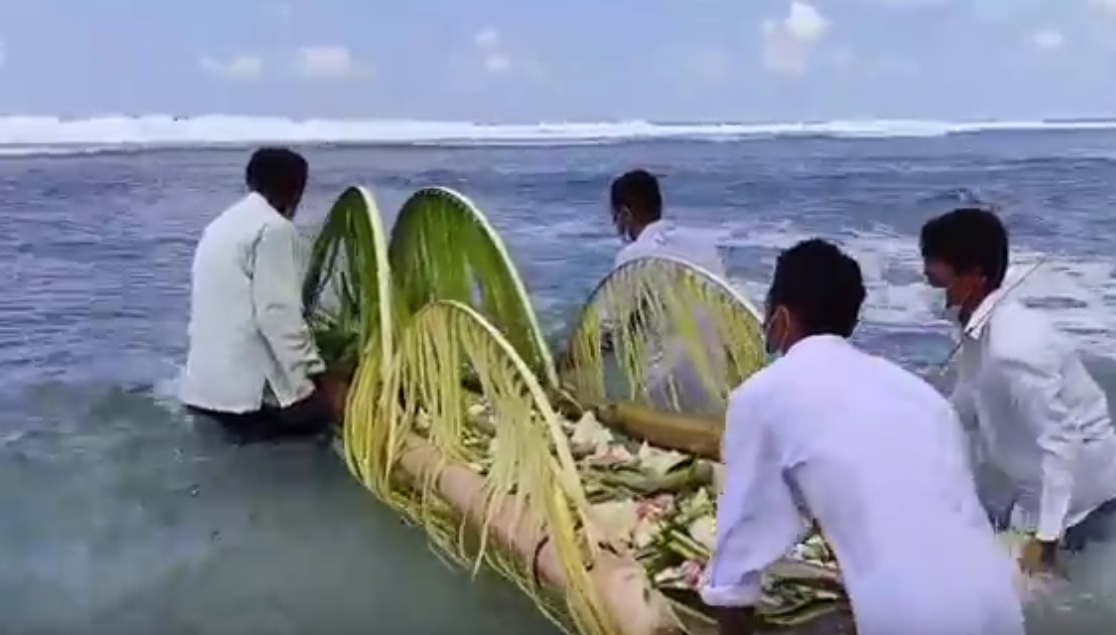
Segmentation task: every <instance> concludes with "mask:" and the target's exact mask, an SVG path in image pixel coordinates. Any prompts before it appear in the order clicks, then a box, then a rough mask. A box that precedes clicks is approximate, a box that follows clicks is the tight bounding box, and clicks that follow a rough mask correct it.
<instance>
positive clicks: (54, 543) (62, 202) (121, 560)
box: [0, 132, 1116, 635]
mask: <svg viewBox="0 0 1116 635" xmlns="http://www.w3.org/2000/svg"><path fill="white" fill-rule="evenodd" d="M1113 148H1116V135H1114V134H1112V133H1099V132H1094V133H1088V134H1080V133H1078V134H1074V133H1031V134H1021V133H1011V134H983V135H975V136H968V137H951V138H948V139H920V140H911V139H907V140H816V139H815V140H810V139H803V140H789V139H782V140H756V141H749V142H740V143H643V144H620V145H613V146H599V147H594V146H580V147H574V148H517V149H500V148H473V149H445V148H410V149H408V148H347V149H341V148H333V149H326V148H316V149H309V150H307V154H308V156H309V158H310V159H311V163H312V166H313V170H314V175H313V178H314V181H313V183H312V189H311V191H310V192H309V195H308V200H307V201H306V204H305V207H304V210H305V211H304V213H303V215H304V217H305V218H304V219H303V220H304V222H306V223H307V224H312V223H314V222H315V221H316V220H319V219H320V218H321V216H322V215H323V214H324V211H325V208H326V206H327V205H328V202H329V201H330V200H331V199H332V197H333V196H335V195H336V194H337V193H338V192H340V191H341V189H342V188H343V187H344V186H346V185H349V184H352V183H363V184H366V185H370V186H371V187H373V188H374V191H375V193H376V195H377V197H378V198H379V200H380V203H381V205H382V207H383V209H384V210H385V211H388V212H390V211H391V210H395V209H397V208H398V206H399V204H400V203H401V202H402V199H403V197H404V196H405V195H406V194H407V193H408V192H410V191H412V190H414V189H415V188H417V187H419V186H420V185H426V184H442V185H449V186H451V187H455V188H458V189H460V190H461V191H463V192H465V193H466V194H468V195H469V196H471V197H472V198H473V199H474V200H476V201H477V202H478V204H479V205H480V206H481V207H482V208H483V209H485V210H486V211H487V212H488V213H489V214H490V216H491V218H492V220H493V222H494V224H495V225H496V226H497V227H498V228H499V229H500V230H501V231H502V232H503V233H504V236H505V238H506V239H507V241H508V243H509V245H510V248H511V250H512V252H513V255H514V256H515V258H516V260H517V262H519V263H521V269H522V272H523V275H524V276H525V278H526V279H527V282H528V286H529V288H530V289H531V290H532V294H533V296H534V298H535V301H536V303H537V308H538V309H539V311H540V313H541V314H542V315H543V319H544V322H545V323H546V326H547V328H548V329H549V330H554V331H560V330H561V329H562V327H563V325H564V321H565V320H566V319H568V316H569V315H570V314H571V312H572V310H573V309H574V307H575V306H576V304H577V302H578V301H579V300H580V299H581V298H583V297H584V295H585V294H586V293H587V292H588V291H589V289H591V288H592V286H593V284H594V283H595V282H596V280H597V279H598V278H599V277H600V276H601V275H602V274H603V273H604V272H605V271H606V269H607V267H608V264H609V262H610V260H611V257H612V255H613V253H614V251H615V249H616V246H617V245H616V240H615V238H614V237H613V236H612V235H611V234H610V232H609V228H608V226H607V223H606V222H605V221H606V214H605V211H604V196H605V191H606V188H607V184H608V181H609V179H610V178H611V177H612V176H613V175H614V174H615V173H617V172H619V171H621V170H623V169H625V168H628V167H630V166H632V165H637V164H639V165H645V166H648V167H650V168H652V169H654V170H657V171H659V172H662V173H664V174H667V175H668V176H667V178H666V179H665V181H664V187H665V188H666V193H667V196H668V202H669V204H670V206H671V210H672V212H673V213H675V214H676V215H678V216H680V217H683V218H685V219H686V220H688V221H690V222H693V223H696V224H699V225H701V226H703V227H705V228H707V230H708V232H709V235H710V238H711V240H718V241H719V242H720V243H721V244H722V245H724V246H725V248H726V256H727V259H728V261H729V263H730V270H731V273H732V275H733V276H734V277H735V278H736V282H737V283H738V284H739V285H740V286H741V287H742V288H743V289H745V290H746V291H748V293H749V294H751V296H752V297H753V298H758V297H760V295H761V294H762V291H763V289H764V284H765V280H766V276H767V275H768V273H769V271H770V268H771V266H772V264H773V258H774V256H775V254H776V253H777V251H778V249H779V248H782V247H785V246H788V245H789V244H790V243H792V242H793V241H794V240H797V239H799V238H803V237H806V236H810V235H814V234H821V235H825V236H829V237H832V238H834V239H836V240H838V241H840V242H841V243H842V244H843V245H844V246H846V247H847V248H848V249H849V250H850V251H852V252H853V253H854V255H856V256H857V257H858V258H859V259H860V261H861V263H862V266H863V267H864V270H865V274H866V276H867V278H868V281H869V286H870V297H869V306H868V307H867V310H866V314H865V317H866V321H865V324H864V327H863V329H862V331H861V333H860V334H858V339H859V340H860V342H861V343H862V344H864V345H865V346H867V347H869V348H871V349H872V350H876V351H880V352H883V353H885V354H887V355H889V356H892V357H894V358H897V359H899V360H901V361H903V363H905V364H907V365H909V366H911V367H913V368H919V369H927V368H930V367H932V366H934V365H935V364H936V363H938V362H940V361H941V360H942V359H943V358H944V356H945V354H946V352H947V351H948V349H949V332H948V328H947V327H946V325H943V324H941V323H937V322H934V321H933V319H932V317H931V314H930V312H929V309H928V306H929V303H928V295H927V292H926V289H925V285H923V284H922V282H921V279H920V276H919V273H918V257H917V250H916V246H915V245H916V243H915V233H916V232H917V229H918V225H919V223H920V222H921V221H922V220H923V219H924V218H925V217H926V216H927V215H929V214H930V213H932V212H935V211H938V210H939V209H944V208H945V207H946V206H948V205H949V204H950V203H951V201H956V200H958V199H959V197H961V196H962V195H963V193H959V192H958V188H970V189H971V190H973V191H974V192H975V193H976V194H977V195H980V196H984V197H986V198H991V199H994V200H997V201H1000V202H1002V203H1004V204H1005V205H1006V209H1007V212H1008V214H1009V217H1008V218H1009V222H1010V224H1011V228H1012V231H1013V236H1014V237H1015V240H1016V244H1017V246H1018V247H1017V249H1016V255H1017V259H1018V260H1019V261H1020V262H1021V263H1023V264H1024V266H1023V267H1022V269H1021V270H1026V269H1027V266H1026V263H1028V262H1033V261H1034V260H1035V259H1037V258H1039V257H1042V256H1045V257H1046V258H1047V260H1046V262H1045V264H1044V265H1043V266H1042V267H1041V268H1040V269H1039V270H1037V271H1036V272H1035V273H1034V274H1032V275H1030V276H1029V277H1028V279H1027V281H1026V283H1025V284H1024V285H1023V286H1022V287H1021V288H1020V293H1022V294H1023V295H1024V296H1025V297H1027V298H1028V300H1029V301H1031V302H1033V303H1035V304H1036V305H1039V306H1042V307H1044V308H1045V309H1046V310H1048V311H1050V312H1051V315H1053V316H1054V317H1055V319H1056V320H1057V321H1058V322H1059V323H1060V324H1061V325H1062V326H1064V327H1065V328H1067V329H1068V330H1070V331H1071V333H1072V334H1073V336H1074V337H1075V338H1076V339H1077V341H1078V342H1079V343H1080V345H1081V346H1082V347H1083V349H1084V350H1086V351H1087V352H1088V353H1089V363H1090V365H1091V366H1092V367H1093V368H1095V369H1096V371H1097V373H1098V376H1099V377H1100V378H1101V381H1102V383H1103V384H1104V385H1105V387H1106V389H1107V390H1109V391H1110V392H1111V391H1113V389H1114V388H1116V362H1113V356H1114V355H1116V337H1114V335H1116V311H1114V310H1113V309H1114V308H1116V278H1114V276H1113V259H1112V253H1111V244H1112V243H1111V236H1112V235H1113V231H1114V230H1116V217H1113V216H1112V214H1111V209H1112V208H1113V207H1112V206H1113V203H1116V178H1113V177H1116V163H1113V161H1112V160H1111V159H1107V158H1104V157H1105V156H1113V154H1112V149H1113ZM245 154H246V153H245V152H243V151H230V150H197V151H176V152H149V153H124V154H101V155H87V156H74V157H59V156H54V157H22V158H6V159H0V192H3V200H4V201H5V214H4V221H3V227H4V231H3V232H0V253H2V254H4V257H3V258H0V280H2V281H3V283H4V284H3V287H4V290H5V293H3V294H2V295H0V316H3V319H2V320H0V373H2V376H3V377H4V378H5V380H6V381H5V382H3V384H2V385H0V500H3V501H4V503H5V505H4V513H3V514H0V563H2V565H0V614H2V615H4V624H5V626H6V628H7V629H9V630H10V631H11V632H18V633H44V634H45V633H87V632H88V633H92V632H101V631H104V630H111V631H113V632H117V633H137V634H146V633H152V632H156V629H157V630H158V631H160V632H166V633H175V634H176V633H220V634H222V635H224V634H226V633H246V634H247V633H252V634H254V635H255V634H270V633H276V634H278V633H306V632H309V631H310V630H311V629H321V628H323V627H328V628H329V629H330V630H331V631H333V632H339V633H349V632H352V633H358V632H360V633H366V632H369V631H376V630H381V631H384V630H386V632H403V631H408V632H438V631H445V632H453V633H460V634H468V633H490V632H499V631H519V632H522V631H524V630H527V629H531V630H532V632H539V633H544V632H547V629H549V628H550V627H549V626H548V625H546V624H545V623H544V622H543V620H542V619H541V618H539V617H538V616H537V615H536V614H535V612H534V609H533V608H532V607H531V606H529V605H528V603H527V602H526V601H524V600H523V599H522V598H521V597H520V596H519V594H518V592H517V591H515V590H514V589H513V588H511V587H510V586H509V585H506V584H504V583H502V582H498V581H493V580H484V581H482V582H481V583H480V584H471V583H469V582H468V578H467V576H466V575H464V574H462V573H459V572H455V571H451V570H449V569H448V568H447V567H445V566H444V565H443V564H441V563H440V562H439V561H438V560H437V558H436V557H434V556H433V554H431V553H430V552H429V550H428V549H427V548H426V546H425V543H424V540H423V538H422V536H421V534H420V533H419V532H417V531H413V530H411V529H410V528H407V527H405V526H403V525H402V524H401V523H400V521H399V520H398V519H397V518H396V517H395V516H394V515H393V514H392V513H390V512H387V511H385V510H384V509H382V508H381V507H379V506H378V505H377V504H376V503H375V502H373V501H372V499H371V497H370V496H368V495H367V494H366V493H365V492H363V491H362V490H361V489H360V488H359V486H357V485H356V484H355V483H353V482H352V480H351V479H350V478H349V476H348V475H347V474H346V473H345V471H344V468H343V466H342V465H341V464H340V462H339V461H337V460H336V459H335V458H334V457H333V455H332V454H330V453H329V452H327V451H322V450H321V449H318V448H314V447H298V446H286V447H272V448H249V449H234V448H231V447H229V446H226V445H224V443H223V442H222V441H221V440H219V439H217V438H214V437H213V435H212V434H210V433H209V431H207V430H205V429H201V430H198V429H195V428H194V427H193V426H192V425H191V423H190V421H189V419H188V418H186V417H185V416H183V415H182V414H181V413H180V412H178V411H177V408H176V407H175V405H174V400H173V385H172V381H173V378H174V376H175V374H176V373H177V368H178V365H179V364H180V363H181V360H182V354H183V345H184V332H185V321H186V303H187V285H188V269H189V259H190V255H191V249H192V246H193V241H194V240H196V236H197V234H198V232H199V231H200V229H201V227H202V226H204V224H205V223H206V222H207V221H208V220H209V219H210V218H212V216H213V215H214V214H216V213H217V212H218V211H219V210H220V209H221V208H222V207H223V206H224V205H226V204H227V203H229V202H230V201H231V200H233V199H234V198H235V197H236V196H237V195H238V194H239V192H240V186H239V180H240V175H241V170H242V162H243V161H244V159H245ZM387 216H388V217H389V219H390V218H391V217H392V216H393V214H392V213H388V214H387ZM1108 563H1113V564H1116V553H1113V554H1111V556H1108V555H1103V556H1102V555H1100V554H1096V553H1094V554H1093V555H1092V556H1091V557H1090V562H1088V563H1086V565H1085V566H1084V568H1083V569H1082V571H1083V573H1081V574H1080V575H1079V578H1078V583H1077V584H1076V585H1075V587H1074V588H1073V589H1071V590H1070V591H1068V592H1067V595H1069V596H1072V597H1074V598H1076V604H1075V609H1074V610H1073V611H1070V612H1067V611H1064V610H1058V609H1059V607H1061V606H1063V605H1064V601H1063V600H1064V599H1065V598H1061V597H1059V598H1055V599H1054V600H1051V602H1050V603H1048V604H1046V605H1043V607H1040V608H1043V610H1042V611H1041V613H1042V615H1040V616H1039V617H1038V618H1037V619H1036V624H1037V625H1038V626H1037V627H1036V632H1051V633H1054V632H1064V631H1066V630H1070V631H1073V632H1083V631H1084V629H1087V628H1091V627H1092V626H1096V625H1098V624H1101V623H1102V620H1110V619H1111V618H1112V617H1116V616H1112V615H1109V614H1108V611H1106V610H1101V609H1099V608H1098V606H1099V605H1101V604H1103V603H1104V602H1103V600H1104V599H1105V598H1113V597H1116V573H1112V572H1113V571H1116V567H1114V566H1108ZM1083 592H1087V593H1091V594H1092V598H1093V599H1092V600H1089V599H1088V598H1084V597H1082V593H1083ZM1097 598H1100V600H1097ZM1108 603H1109V604H1113V603H1112V602H1110V601H1109V602H1108ZM1037 612H1038V609H1036V613H1037ZM1067 620H1068V622H1067ZM1109 623H1110V622H1109Z"/></svg>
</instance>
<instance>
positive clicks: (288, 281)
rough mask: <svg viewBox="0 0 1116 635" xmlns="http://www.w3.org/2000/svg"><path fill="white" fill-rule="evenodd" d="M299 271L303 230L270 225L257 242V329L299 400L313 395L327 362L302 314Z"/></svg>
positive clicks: (254, 289) (254, 278)
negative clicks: (299, 231) (299, 254)
mask: <svg viewBox="0 0 1116 635" xmlns="http://www.w3.org/2000/svg"><path fill="white" fill-rule="evenodd" d="M299 272H300V268H299V265H298V232H297V230H296V229H295V227H294V225H292V224H290V223H274V224H271V225H268V226H266V227H265V228H264V229H263V231H262V232H261V233H260V237H259V239H258V240H257V241H256V247H255V259H254V267H253V274H252V303H253V306H254V307H255V311H256V314H255V317H256V327H257V328H258V329H259V330H260V333H262V334H263V336H264V339H265V340H267V343H268V346H269V347H270V348H271V352H272V354H273V355H274V356H275V359H276V360H277V361H278V362H279V365H280V366H281V367H282V368H283V370H284V372H285V373H286V374H287V376H288V378H289V380H290V383H291V387H292V389H294V390H295V393H296V395H295V399H296V400H297V399H302V398H304V397H306V396H307V395H309V394H310V392H312V390H313V388H314V382H315V380H316V378H317V376H318V375H320V374H321V373H323V372H325V364H324V363H323V362H322V358H321V355H320V354H319V353H318V347H317V346H316V345H315V343H314V338H313V335H312V334H311V333H310V328H309V327H308V326H307V324H306V320H305V319H304V318H303V316H302V298H301V288H302V286H301V280H299ZM280 405H281V406H288V405H290V404H289V403H280Z"/></svg>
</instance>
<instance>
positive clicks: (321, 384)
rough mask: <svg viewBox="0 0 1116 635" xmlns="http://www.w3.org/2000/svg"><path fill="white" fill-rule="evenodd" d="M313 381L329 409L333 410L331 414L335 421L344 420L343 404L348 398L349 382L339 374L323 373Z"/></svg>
mask: <svg viewBox="0 0 1116 635" xmlns="http://www.w3.org/2000/svg"><path fill="white" fill-rule="evenodd" d="M315 383H317V385H318V390H321V391H322V394H323V395H325V398H326V400H327V401H328V402H329V406H330V409H331V410H332V411H333V416H334V417H336V419H337V422H338V423H341V422H344V420H345V405H346V404H347V403H348V400H349V382H348V381H347V380H345V379H344V378H343V377H342V376H340V375H336V374H333V373H325V374H323V375H319V376H318V378H317V381H316V382H315Z"/></svg>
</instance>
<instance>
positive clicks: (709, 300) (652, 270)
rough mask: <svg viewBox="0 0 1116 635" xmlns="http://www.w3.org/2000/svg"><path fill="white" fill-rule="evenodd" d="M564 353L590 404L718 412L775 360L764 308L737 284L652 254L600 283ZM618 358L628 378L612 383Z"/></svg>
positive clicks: (567, 372)
mask: <svg viewBox="0 0 1116 635" xmlns="http://www.w3.org/2000/svg"><path fill="white" fill-rule="evenodd" d="M606 343H607V344H609V345H608V346H606ZM606 348H607V349H611V351H612V353H611V355H609V354H606V352H605V349H606ZM563 358H564V361H565V363H564V364H563V366H562V368H561V369H560V372H561V376H560V378H561V382H562V384H563V386H565V387H567V388H568V389H570V391H571V392H572V393H573V396H574V397H575V398H576V399H577V400H578V401H580V402H581V403H587V404H592V403H599V402H602V401H606V400H613V401H617V400H619V401H628V402H633V403H636V404H641V405H646V406H651V407H654V408H656V409H660V410H666V411H672V412H681V411H694V410H697V411H700V412H703V413H716V412H718V411H721V410H723V407H724V404H725V400H726V398H727V395H728V392H729V391H730V390H731V389H732V388H733V387H735V386H736V385H737V384H739V383H740V382H741V381H743V380H744V378H746V377H747V376H749V375H750V374H752V373H753V372H755V371H756V370H758V369H759V368H760V367H762V365H763V363H764V359H765V356H764V354H763V346H762V335H761V326H760V318H759V314H758V312H757V311H756V310H755V309H754V308H753V307H752V306H751V304H749V303H748V301H747V300H745V299H744V298H743V297H742V296H741V295H740V294H738V293H737V292H736V291H735V290H733V289H732V287H731V286H729V285H728V283H727V282H725V281H723V280H721V279H720V278H718V277H717V276H715V275H714V274H712V273H710V272H708V271H705V270H704V269H701V268H700V267H697V266H695V265H691V264H689V263H686V262H684V261H682V260H678V259H674V258H666V257H645V258H640V259H637V260H634V261H632V262H630V263H628V264H626V265H624V266H622V267H620V268H618V269H616V270H614V271H613V272H612V273H610V274H609V276H608V277H606V278H605V279H604V280H603V281H602V282H601V283H600V284H599V285H598V287H597V288H596V290H594V292H593V294H592V295H591V296H590V298H589V301H588V302H586V304H585V305H584V306H583V308H582V310H581V313H580V315H579V316H578V319H577V321H576V322H575V326H574V329H573V332H572V334H571V336H570V340H569V344H568V345H567V349H566V353H565V355H564V356H563ZM610 364H615V366H616V369H615V371H616V372H615V373H614V374H618V375H619V380H620V381H619V382H611V385H610V383H609V382H606V377H608V373H607V372H606V368H607V367H608V366H609V365H610ZM656 366H658V367H659V368H656ZM665 369H669V371H666V372H664V371H665ZM657 373H659V376H658V377H656V376H655V374H657ZM616 383H619V384H621V385H619V386H617V385H616Z"/></svg>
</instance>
